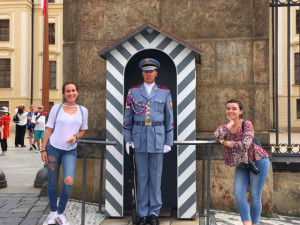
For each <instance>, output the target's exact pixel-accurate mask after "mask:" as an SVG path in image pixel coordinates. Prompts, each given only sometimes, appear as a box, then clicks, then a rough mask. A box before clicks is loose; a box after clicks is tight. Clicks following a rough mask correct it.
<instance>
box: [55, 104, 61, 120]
mask: <svg viewBox="0 0 300 225" xmlns="http://www.w3.org/2000/svg"><path fill="white" fill-rule="evenodd" d="M61 107H62V104H59V107H58V109H57V111H56V115H55V119H56V118H57V115H58V113H59V111H60V109H61Z"/></svg>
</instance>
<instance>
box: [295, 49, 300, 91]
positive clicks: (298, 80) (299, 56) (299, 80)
mask: <svg viewBox="0 0 300 225" xmlns="http://www.w3.org/2000/svg"><path fill="white" fill-rule="evenodd" d="M294 83H295V84H296V85H300V52H295V54H294Z"/></svg>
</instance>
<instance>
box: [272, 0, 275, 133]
mask: <svg viewBox="0 0 300 225" xmlns="http://www.w3.org/2000/svg"><path fill="white" fill-rule="evenodd" d="M274 16H275V13H274V0H272V78H273V79H272V97H273V124H272V128H273V129H276V128H275V126H276V121H275V113H276V109H275V104H276V103H275V91H276V90H275V79H276V78H275V53H274V51H275V43H274V41H275V35H274V30H275V27H274Z"/></svg>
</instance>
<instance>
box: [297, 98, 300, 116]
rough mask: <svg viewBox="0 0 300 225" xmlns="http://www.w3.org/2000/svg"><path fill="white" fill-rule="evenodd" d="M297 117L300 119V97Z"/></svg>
mask: <svg viewBox="0 0 300 225" xmlns="http://www.w3.org/2000/svg"><path fill="white" fill-rule="evenodd" d="M297 119H300V99H297Z"/></svg>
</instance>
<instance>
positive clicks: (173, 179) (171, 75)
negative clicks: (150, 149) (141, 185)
mask: <svg viewBox="0 0 300 225" xmlns="http://www.w3.org/2000/svg"><path fill="white" fill-rule="evenodd" d="M144 58H154V59H156V60H158V61H159V62H160V69H158V75H157V77H156V83H157V84H158V85H163V86H166V87H168V88H169V89H170V90H171V95H172V101H173V107H174V124H175V127H174V138H175V137H177V129H176V124H177V82H176V77H177V73H176V67H175V64H174V63H173V61H172V59H171V58H170V57H169V56H168V55H167V54H165V53H164V52H162V51H159V50H154V49H150V50H143V51H141V52H138V53H137V54H135V55H134V56H133V57H132V58H131V59H130V60H129V61H128V64H127V65H126V69H125V74H124V88H125V89H124V105H126V104H125V101H126V97H127V93H128V90H129V88H131V87H132V86H135V85H138V84H139V85H140V84H142V83H143V77H142V72H141V69H140V68H139V66H138V65H139V62H140V61H141V60H142V59H144ZM124 146H125V145H124ZM124 152H125V156H124V206H125V207H127V208H128V207H130V198H131V189H130V185H128V184H129V183H128V179H129V172H130V171H129V164H128V159H129V158H128V155H127V154H126V151H125V149H124ZM161 189H162V201H163V207H171V208H176V207H177V150H176V146H175V147H174V146H173V147H172V151H171V152H169V153H167V154H164V165H163V174H162V186H161Z"/></svg>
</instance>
